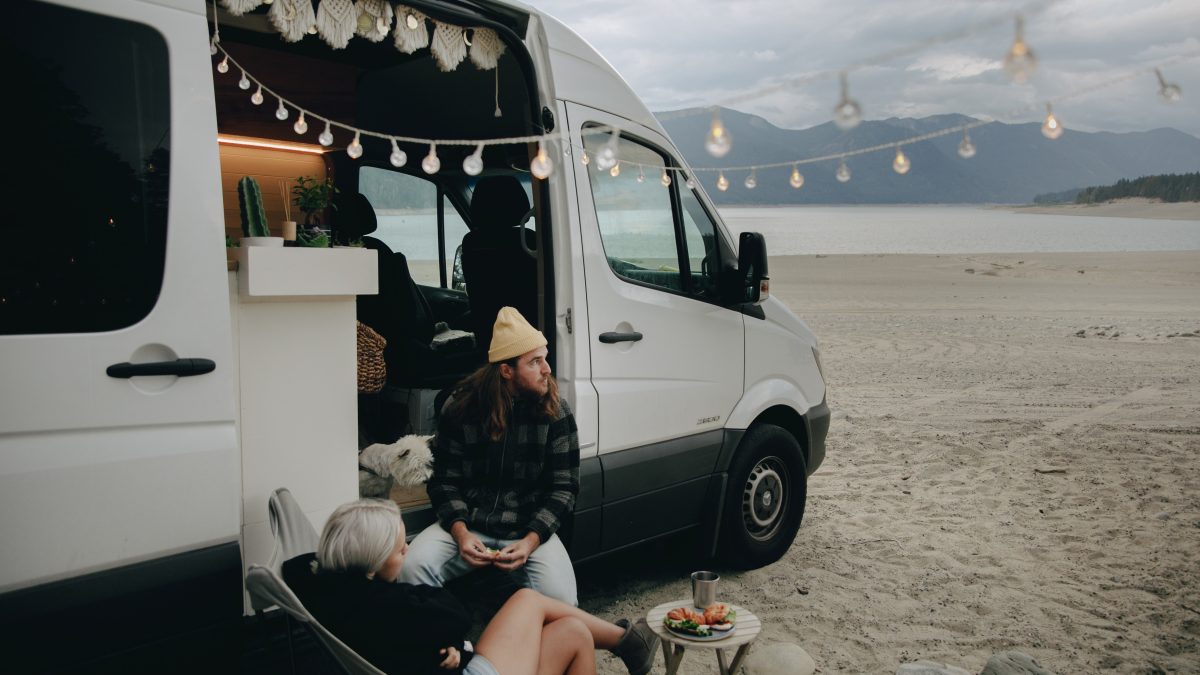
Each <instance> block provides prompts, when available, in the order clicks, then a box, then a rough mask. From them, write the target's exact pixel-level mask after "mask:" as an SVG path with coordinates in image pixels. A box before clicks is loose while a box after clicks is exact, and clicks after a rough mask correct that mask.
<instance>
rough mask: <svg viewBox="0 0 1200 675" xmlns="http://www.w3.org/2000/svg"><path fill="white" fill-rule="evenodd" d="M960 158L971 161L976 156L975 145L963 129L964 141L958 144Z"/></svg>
mask: <svg viewBox="0 0 1200 675" xmlns="http://www.w3.org/2000/svg"><path fill="white" fill-rule="evenodd" d="M958 156H959V157H962V158H963V159H971V158H972V157H974V156H975V144H974V143H972V142H971V135H970V134H968V133H967V130H966V129H963V139H962V141H960V142H959V144H958Z"/></svg>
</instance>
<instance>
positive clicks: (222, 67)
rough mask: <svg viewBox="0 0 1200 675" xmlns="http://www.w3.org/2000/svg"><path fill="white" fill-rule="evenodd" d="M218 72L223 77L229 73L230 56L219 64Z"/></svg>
mask: <svg viewBox="0 0 1200 675" xmlns="http://www.w3.org/2000/svg"><path fill="white" fill-rule="evenodd" d="M217 72H218V73H220V74H222V75H224V74H225V73H228V72H229V57H228V56H226V57H225V58H223V59H221V62H220V63H218V64H217Z"/></svg>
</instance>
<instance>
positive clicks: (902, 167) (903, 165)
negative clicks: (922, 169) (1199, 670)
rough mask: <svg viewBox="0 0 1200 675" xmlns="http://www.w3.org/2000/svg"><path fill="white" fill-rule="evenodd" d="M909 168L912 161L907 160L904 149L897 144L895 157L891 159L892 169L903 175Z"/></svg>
mask: <svg viewBox="0 0 1200 675" xmlns="http://www.w3.org/2000/svg"><path fill="white" fill-rule="evenodd" d="M911 168H912V162H910V161H908V156H907V155H905V154H904V151H903V150H901V149H900V146H898V145H897V146H896V158H895V159H893V160H892V171H895V172H896V173H898V174H900V175H901V176H903V175H904V174H906V173H908V170H909V169H911Z"/></svg>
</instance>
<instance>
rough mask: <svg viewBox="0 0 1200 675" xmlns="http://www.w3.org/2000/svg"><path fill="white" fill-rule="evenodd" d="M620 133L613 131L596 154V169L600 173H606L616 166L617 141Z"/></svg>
mask: <svg viewBox="0 0 1200 675" xmlns="http://www.w3.org/2000/svg"><path fill="white" fill-rule="evenodd" d="M620 135H621V132H620V131H617V130H615V129H614V130H613V135H612V136H610V137H609V138H608V142H607V143H605V144H604V145H603V146H602V147H601V148H600V151H599V152H597V153H596V168H597V169H600V170H601V171H608V170H609V169H611V168H613V167H614V166H616V164H617V139H618V138H619V137H620Z"/></svg>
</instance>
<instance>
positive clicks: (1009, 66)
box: [1004, 16, 1037, 84]
mask: <svg viewBox="0 0 1200 675" xmlns="http://www.w3.org/2000/svg"><path fill="white" fill-rule="evenodd" d="M1035 68H1037V57H1036V56H1034V55H1033V50H1032V49H1030V48H1029V45H1027V44H1025V20H1024V19H1022V18H1021V17H1019V16H1018V17H1017V35H1016V37H1014V38H1013V43H1012V46H1011V47H1009V48H1008V53H1007V54H1005V55H1004V69H1005V70H1006V71H1008V74H1009V75H1010V76H1011V77H1012V79H1013V81H1014V82H1016V83H1017V84H1020V83H1022V82H1024V81H1025V80H1028V79H1029V76H1030V75H1032V74H1033V70H1034V69H1035Z"/></svg>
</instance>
